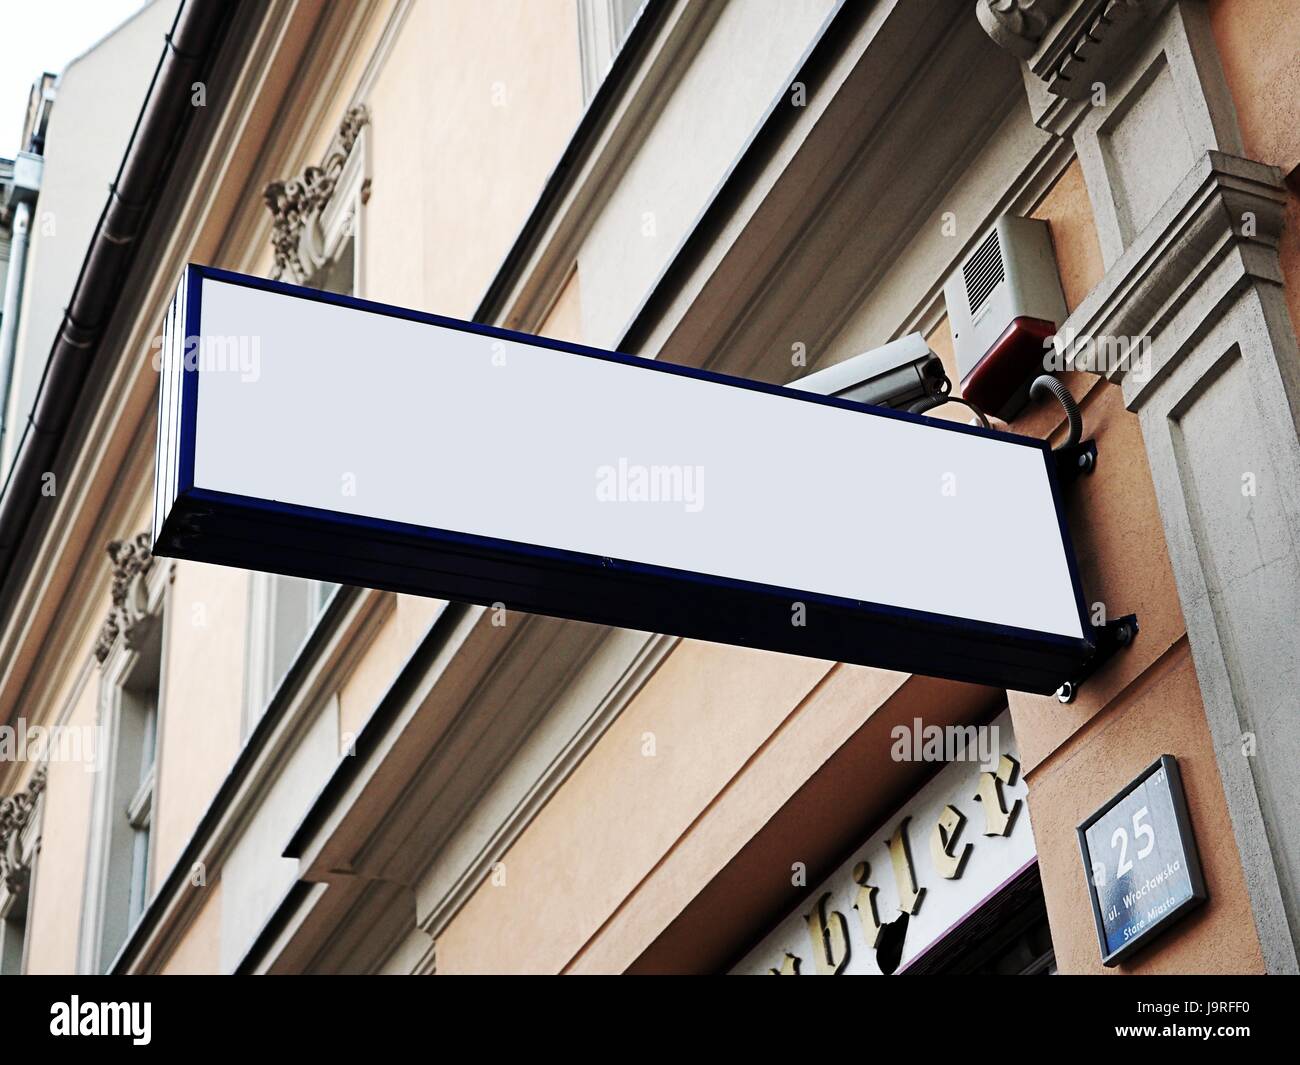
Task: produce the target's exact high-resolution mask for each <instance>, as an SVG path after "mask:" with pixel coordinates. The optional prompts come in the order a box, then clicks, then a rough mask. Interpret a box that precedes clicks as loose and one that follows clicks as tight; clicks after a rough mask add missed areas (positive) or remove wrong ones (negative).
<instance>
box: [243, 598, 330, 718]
mask: <svg viewBox="0 0 1300 1065" xmlns="http://www.w3.org/2000/svg"><path fill="white" fill-rule="evenodd" d="M337 588H338V585H337V584H328V583H326V582H325V581H307V580H301V579H299V578H297V577H282V576H280V575H278V574H275V573H254V574H253V575H252V591H251V595H252V601H251V604H250V611H249V616H250V618H251V619H252V621H251V624H250V625H249V629H248V690H247V712H246V713H245V716H244V734H245V735H247V734H248V733H249V732H251V731H252V730H253V726H254V725H256V724H257V722H258V721H259V720H260V719H261V717H262V714H263V713H264V712H265V711H266V706H267V703H269V702H270V701H271V696H273V695H274V694H275V691H276V689H277V688H278V687H279V686H280V682H281V681H282V680H284V678H285V676H286V674H288V672H289V669H290V667H291V666H292V665H293V664H294V662H295V661H297V659H298V655H299V653H300V652H301V651H302V647H303V644H304V643H306V641H307V638H308V637H309V636H310V635H311V634H312V631H313V630H314V629H315V628H316V622H317V621H318V620H319V619H320V616H321V613H322V612H323V611H324V609H325V607H326V606H327V605H328V603H329V601H330V597H331V596H332V595H333V594H334V591H335V589H337Z"/></svg>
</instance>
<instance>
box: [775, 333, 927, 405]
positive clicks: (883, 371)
mask: <svg viewBox="0 0 1300 1065" xmlns="http://www.w3.org/2000/svg"><path fill="white" fill-rule="evenodd" d="M787 387H788V388H796V389H799V390H800V391H802V392H816V393H818V394H820V395H823V396H836V397H838V398H839V399H849V400H853V401H854V402H855V403H869V404H871V405H872V406H874V407H893V408H894V409H895V410H910V411H913V412H917V413H919V412H921V411H926V410H929V409H930V408H931V407H937V406H939V405H940V404H941V403H946V402H947V401H948V398H949V395H948V394H949V393H950V392H951V391H952V382H951V381H949V380H948V375H947V373H945V372H944V368H943V363H942V362H941V361H940V359H939V356H938V355H936V354H935V353H934V352H933V351H931V350H930V345H929V344H927V343H926V342H925V338H924V337H923V336H921V334H920V333H909V334H908V335H907V336H905V337H902V338H900V339H898V340H894V341H891V342H890V343H888V344H886V345H885V346H884V347H880V348H873V349H872V350H871V351H866V352H863V353H862V354H861V355H854V356H853V358H851V359H845V360H844V361H843V362H838V363H836V364H835V365H834V366H828V367H827V368H826V369H824V370H818V371H817V372H816V373H811V374H808V375H807V376H806V377H801V378H799V379H798V380H797V381H791V382H790V384H789V385H788V386H787Z"/></svg>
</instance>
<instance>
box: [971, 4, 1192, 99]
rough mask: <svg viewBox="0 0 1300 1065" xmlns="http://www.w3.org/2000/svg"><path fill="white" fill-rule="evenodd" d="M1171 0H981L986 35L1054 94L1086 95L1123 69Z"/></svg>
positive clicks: (978, 7)
mask: <svg viewBox="0 0 1300 1065" xmlns="http://www.w3.org/2000/svg"><path fill="white" fill-rule="evenodd" d="M1170 3H1171V0H978V2H977V4H976V6H975V14H976V17H977V18H978V19H979V21H980V25H981V26H983V27H984V30H985V32H986V33H988V35H989V36H990V37H991V38H992V39H993V40H994V41H995V42H996V43H997V44H998V45H1000V46H1001V47H1003V48H1005V49H1006V50H1007V51H1009V52H1010V53H1011V54H1012V55H1014V56H1016V57H1017V58H1018V59H1023V60H1024V61H1025V62H1026V64H1027V65H1028V67H1029V69H1030V71H1031V72H1032V73H1033V74H1034V76H1035V77H1037V78H1038V79H1040V80H1041V81H1042V82H1043V83H1044V84H1045V85H1046V86H1047V88H1048V90H1049V91H1050V92H1051V93H1052V94H1053V95H1055V96H1058V97H1062V98H1063V99H1067V100H1086V99H1088V98H1089V97H1090V96H1091V95H1092V94H1093V92H1094V87H1095V86H1096V85H1098V84H1103V83H1105V82H1106V81H1108V80H1110V79H1112V78H1113V77H1114V76H1115V75H1116V74H1117V73H1119V72H1120V70H1121V69H1122V68H1123V66H1124V63H1125V61H1126V60H1127V59H1128V58H1129V57H1130V56H1131V55H1132V53H1133V51H1134V50H1135V49H1136V47H1137V46H1138V44H1140V43H1141V41H1142V38H1143V37H1144V36H1145V33H1146V30H1147V28H1148V27H1149V26H1150V25H1151V24H1152V23H1153V22H1154V21H1155V19H1156V17H1157V16H1158V15H1160V13H1161V12H1163V11H1164V10H1165V8H1167V7H1168V6H1169V4H1170Z"/></svg>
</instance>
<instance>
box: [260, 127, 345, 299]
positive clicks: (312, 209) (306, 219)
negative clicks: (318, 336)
mask: <svg viewBox="0 0 1300 1065" xmlns="http://www.w3.org/2000/svg"><path fill="white" fill-rule="evenodd" d="M369 124H370V112H369V110H368V109H367V108H366V105H365V104H357V105H355V106H354V107H352V108H350V109H349V110H348V112H347V114H345V115H344V116H343V121H342V122H340V123H339V130H338V133H337V134H336V135H335V138H334V142H333V144H332V145H331V148H330V150H329V152H327V153H326V156H325V160H324V162H322V163H321V165H320V166H309V167H307V168H306V169H304V170H303V172H302V173H301V174H300V175H299V176H298V177H296V178H294V179H292V180H290V181H272V182H271V183H270V184H269V185H267V186H266V188H265V189H264V190H263V191H262V198H263V199H264V200H265V201H266V206H267V208H268V210H270V212H271V245H272V247H273V248H274V249H275V268H274V269H273V270H272V273H271V276H272V277H273V278H276V279H279V278H282V277H285V276H286V275H287V276H288V278H289V279H290V280H292V281H295V282H297V283H298V284H306V283H307V282H308V281H310V280H311V278H312V276H313V275H314V274H315V273H316V271H317V270H319V269H320V267H321V266H323V265H324V263H325V261H326V252H325V248H324V241H323V236H322V233H321V226H320V218H321V212H322V211H324V209H325V207H326V205H327V204H328V203H329V202H330V198H331V197H332V196H333V195H334V190H335V188H336V186H337V185H338V182H339V177H340V175H342V173H343V168H344V167H345V166H346V165H347V161H348V157H349V156H350V155H351V154H352V148H353V146H354V145H355V144H356V143H357V139H358V137H360V135H361V131H362V130H363V129H364V128H365V127H366V126H367V125H369ZM360 195H361V202H362V203H365V202H366V200H367V199H369V197H370V183H369V181H368V180H367V181H366V182H365V183H364V184H363V185H362V187H361V194H360Z"/></svg>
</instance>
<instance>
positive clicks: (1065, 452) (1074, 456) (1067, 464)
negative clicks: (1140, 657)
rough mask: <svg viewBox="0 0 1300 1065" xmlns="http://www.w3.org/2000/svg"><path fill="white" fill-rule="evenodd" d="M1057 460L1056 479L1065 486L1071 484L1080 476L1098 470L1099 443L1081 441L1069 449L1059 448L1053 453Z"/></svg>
mask: <svg viewBox="0 0 1300 1065" xmlns="http://www.w3.org/2000/svg"><path fill="white" fill-rule="evenodd" d="M1052 458H1054V459H1055V460H1056V479H1057V480H1058V481H1059V482H1060V483H1061V484H1063V485H1065V484H1070V483H1072V482H1073V481H1075V480H1076V479H1077V478H1078V477H1079V476H1080V475H1082V474H1085V473H1092V471H1093V470H1095V469H1096V468H1097V441H1095V440H1081V441H1080V442H1079V443H1077V444H1071V445H1070V446H1069V447H1062V448H1057V449H1056V450H1055V451H1053V452H1052Z"/></svg>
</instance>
